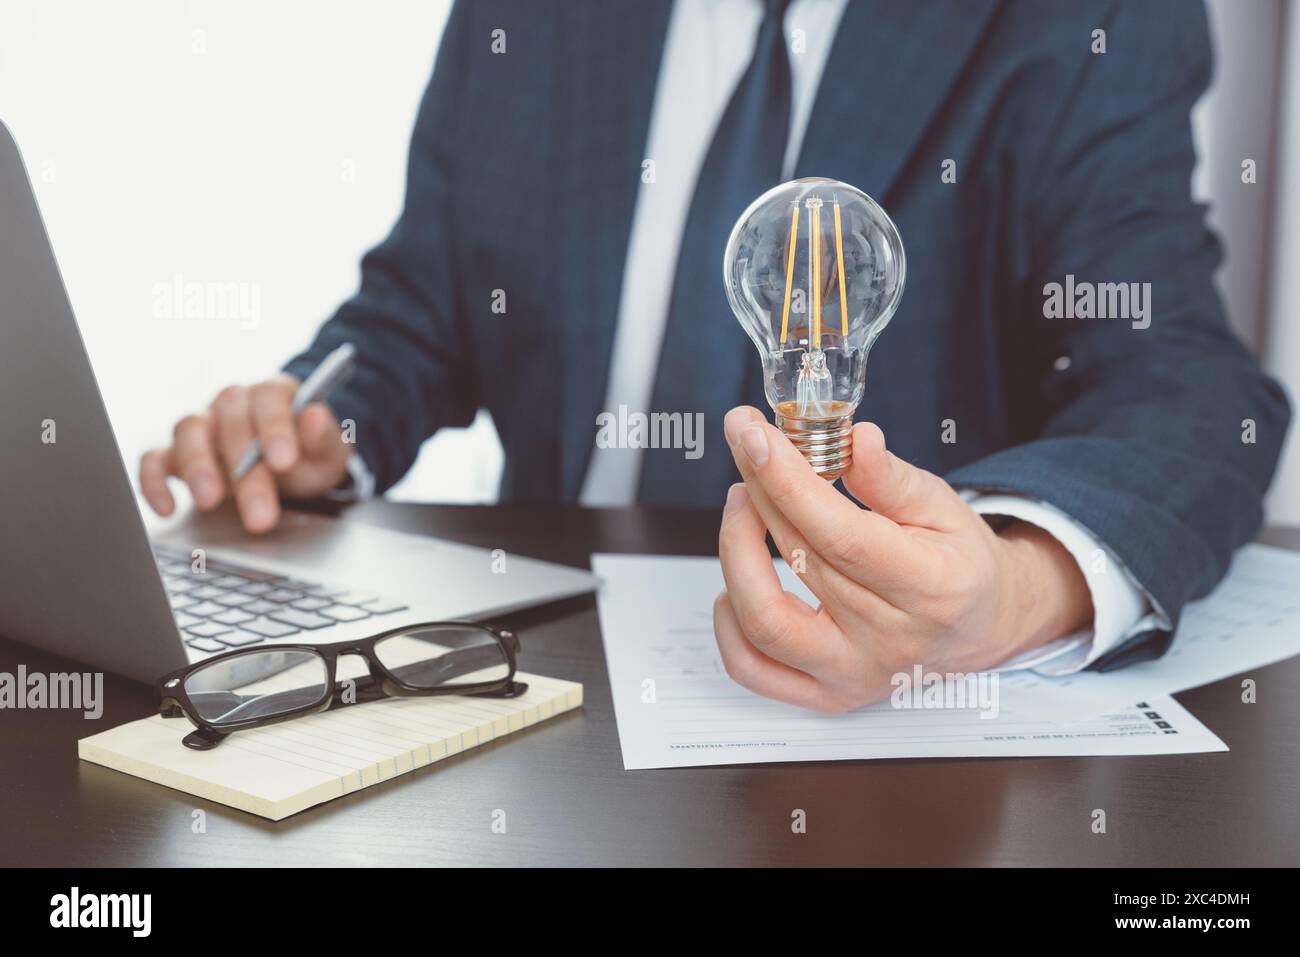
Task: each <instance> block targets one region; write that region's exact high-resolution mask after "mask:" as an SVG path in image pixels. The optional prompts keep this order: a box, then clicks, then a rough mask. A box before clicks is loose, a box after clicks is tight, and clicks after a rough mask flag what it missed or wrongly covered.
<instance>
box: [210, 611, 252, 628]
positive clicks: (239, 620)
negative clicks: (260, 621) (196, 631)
mask: <svg viewBox="0 0 1300 957" xmlns="http://www.w3.org/2000/svg"><path fill="white" fill-rule="evenodd" d="M256 617H257V616H256V615H250V614H249V613H248V612H246V611H244V610H243V609H240V608H232V609H230V611H223V612H222V613H221V614H219V615H213V616H212V620H213V621H219V622H221V623H222V624H223V625H242V624H243V623H244V622H246V621H252V620H253V619H254V618H256Z"/></svg>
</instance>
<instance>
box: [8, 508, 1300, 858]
mask: <svg viewBox="0 0 1300 957" xmlns="http://www.w3.org/2000/svg"><path fill="white" fill-rule="evenodd" d="M346 520H348V521H370V522H374V523H376V524H381V525H385V526H388V527H392V528H401V529H404V530H408V531H422V532H427V533H431V534H437V535H441V536H444V537H447V538H451V539H455V540H458V541H463V542H467V543H469V544H474V545H481V546H484V547H489V548H504V549H506V550H507V551H509V552H517V553H520V554H529V555H536V556H538V557H541V558H549V559H552V560H555V561H564V562H568V563H570V564H574V565H582V566H584V567H585V566H586V564H587V560H588V556H589V554H590V553H591V552H593V551H623V552H649V553H665V554H671V553H677V554H711V553H714V552H715V534H716V528H717V517H716V515H713V514H708V513H695V512H682V511H666V510H642V509H628V510H608V511H585V510H579V509H576V508H571V509H556V508H542V507H508V508H500V509H487V508H473V507H459V506H417V505H396V504H392V503H385V502H373V503H370V504H368V505H365V506H361V507H358V508H355V509H352V510H351V511H350V512H349V513H348V515H347V518H346ZM1264 540H1266V541H1271V542H1273V543H1274V544H1282V545H1287V546H1288V547H1297V548H1300V531H1296V530H1290V531H1275V532H1273V533H1271V534H1270V535H1267V536H1265V538H1264ZM508 620H509V621H510V622H511V623H513V624H514V625H515V626H516V627H517V628H518V630H519V631H520V633H521V636H522V639H523V655H522V657H521V659H520V667H521V668H523V669H524V670H528V671H536V672H540V673H542V674H548V675H555V676H557V677H561V678H570V679H574V680H577V681H581V682H582V683H583V684H584V685H585V686H586V696H585V697H586V703H585V705H584V707H583V708H582V709H581V710H580V711H577V712H573V713H569V714H566V715H562V716H561V717H559V718H557V719H555V720H553V721H548V722H546V723H545V724H542V725H538V726H536V727H534V728H531V729H529V730H528V731H525V732H521V733H520V734H518V735H514V736H511V737H510V738H507V739H503V740H500V741H497V742H494V743H491V744H488V745H485V746H483V747H480V748H477V749H474V750H472V751H469V752H466V753H464V754H461V755H458V756H455V757H453V758H451V759H449V760H446V761H442V762H440V763H438V764H435V765H433V766H432V767H429V768H425V769H422V770H420V771H417V772H414V773H412V774H408V775H404V776H402V777H400V778H397V779H395V780H393V781H389V782H386V783H384V784H381V785H379V786H377V787H373V788H369V789H367V790H366V791H364V792H362V793H359V794H354V795H352V796H350V797H347V798H343V799H341V800H338V801H334V802H331V803H329V804H325V805H321V806H319V807H316V808H312V809H311V810H308V811H306V812H304V813H302V814H299V815H296V816H295V817H293V818H290V819H288V820H285V821H280V822H274V823H273V822H270V821H264V820H262V819H260V818H254V817H252V816H250V815H246V814H243V813H241V812H238V811H233V810H230V809H228V808H225V807H223V806H221V805H218V804H211V803H209V802H207V801H200V800H198V799H196V798H192V797H190V796H189V795H185V794H181V793H179V792H175V791H170V790H167V789H165V788H161V787H158V786H155V785H153V784H148V783H146V782H143V781H139V780H137V779H135V778H131V777H129V776H127V775H124V774H120V773H117V772H115V771H111V770H108V769H107V768H102V767H98V766H95V765H91V764H85V763H82V762H80V761H78V760H77V748H76V741H77V739H78V738H79V737H82V736H84V735H85V734H87V733H89V732H90V731H92V730H94V729H98V728H103V727H109V726H111V725H114V724H117V723H120V722H124V721H128V720H131V719H134V718H139V717H143V716H145V715H146V714H149V713H150V712H151V711H152V709H153V707H154V701H153V697H152V692H151V691H150V690H149V689H147V688H145V687H144V686H141V685H137V684H134V683H132V682H129V681H125V680H121V679H117V678H114V677H113V676H106V678H105V698H106V708H105V714H104V717H103V719H102V720H101V721H98V722H95V723H94V728H93V729H92V726H91V724H90V723H89V722H86V721H85V720H84V719H83V718H82V717H81V714H80V712H59V711H44V712H30V711H5V712H0V721H3V730H2V732H0V769H3V773H0V821H3V822H4V823H3V829H2V831H0V833H3V834H4V839H3V841H0V865H68V866H76V865H83V866H84V865H92V866H100V865H114V866H147V865H203V866H213V865H268V864H275V865H323V864H390V865H421V864H499V865H543V864H605V865H641V866H645V865H662V864H749V865H764V864H795V865H821V864H827V865H1048V866H1050V865H1067V864H1068V865H1084V866H1101V865H1148V866H1150V865H1169V866H1183V865H1208V866H1218V865H1258V864H1266V865H1283V864H1289V865H1294V864H1296V863H1297V862H1298V861H1300V814H1297V808H1300V737H1298V736H1297V735H1296V733H1295V729H1296V728H1297V727H1300V659H1292V660H1290V661H1285V662H1282V663H1280V664H1276V665H1272V666H1270V667H1268V668H1261V669H1255V670H1253V671H1252V672H1250V677H1253V678H1255V679H1256V680H1257V682H1258V689H1259V692H1258V693H1259V702H1258V703H1257V704H1252V705H1244V704H1242V703H1241V700H1240V682H1239V681H1238V680H1231V679H1230V680H1225V681H1221V682H1218V683H1216V684H1213V685H1208V686H1206V687H1203V688H1199V689H1196V690H1194V691H1190V692H1187V693H1184V694H1181V695H1179V696H1178V698H1179V700H1180V701H1181V702H1182V703H1183V704H1184V705H1185V706H1186V707H1187V708H1188V709H1190V710H1191V712H1192V713H1193V714H1195V715H1196V717H1197V718H1199V719H1200V720H1201V721H1203V722H1204V723H1205V724H1206V725H1208V726H1209V727H1210V728H1211V730H1213V731H1214V732H1215V733H1217V734H1218V735H1219V736H1220V737H1221V738H1222V739H1223V740H1224V741H1225V742H1226V743H1227V744H1228V746H1229V747H1230V748H1231V751H1230V752H1229V753H1226V754H1203V755H1202V754H1197V755H1186V756H1168V757H1120V758H1045V759H1040V758H1034V759H1030V758H1010V759H994V758H980V759H970V760H967V759H946V760H894V761H843V762H828V763H818V764H802V765H800V764H788V765H780V764H772V765H752V766H736V767H719V768H697V769H679V770H660V771H634V772H626V771H624V770H623V767H622V761H621V758H620V754H619V746H618V736H617V731H616V728H615V724H614V716H613V705H612V702H611V699H610V689H609V684H608V681H607V680H606V675H605V662H604V654H603V651H602V647H601V641H600V630H599V625H598V623H597V617H596V603H595V599H594V598H592V597H590V596H588V597H584V598H579V599H571V600H568V601H565V602H560V603H556V604H553V605H550V606H547V607H545V608H541V609H534V610H532V611H529V612H524V613H520V614H517V615H514V616H511V617H510V618H509V619H508ZM19 662H22V663H24V664H26V665H27V666H28V668H29V669H35V670H44V671H50V670H63V669H61V668H60V663H59V661H58V660H57V659H55V658H53V657H51V656H48V655H44V654H42V653H39V652H36V651H34V650H32V649H26V648H21V647H20V646H17V645H15V644H13V643H11V642H7V641H0V671H8V672H11V673H12V672H13V671H14V670H15V669H16V668H17V665H18V663H19ZM793 808H802V809H804V810H805V811H806V812H807V821H808V830H807V833H806V834H804V835H795V834H792V833H791V830H790V814H791V810H792V809H793ZM1094 808H1104V809H1105V810H1106V812H1107V819H1108V821H1107V823H1108V833H1107V834H1105V835H1094V834H1093V833H1092V832H1091V830H1090V824H1091V820H1092V818H1091V815H1092V811H1093V809H1094ZM195 809H202V810H203V811H205V812H206V828H207V829H206V833H202V834H195V833H193V832H192V829H191V822H192V819H193V811H194V810H195ZM496 809H503V810H505V811H506V822H507V831H506V833H505V834H494V833H493V832H492V829H491V823H492V816H493V812H494V810H496Z"/></svg>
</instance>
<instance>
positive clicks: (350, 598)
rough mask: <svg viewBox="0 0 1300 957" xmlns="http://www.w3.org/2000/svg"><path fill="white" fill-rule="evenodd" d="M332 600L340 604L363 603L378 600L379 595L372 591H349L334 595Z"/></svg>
mask: <svg viewBox="0 0 1300 957" xmlns="http://www.w3.org/2000/svg"><path fill="white" fill-rule="evenodd" d="M334 601H335V602H336V603H338V604H340V605H364V604H365V603H366V602H368V601H379V596H378V595H376V594H375V593H374V592H364V591H350V592H344V593H343V594H342V595H336V596H335V597H334Z"/></svg>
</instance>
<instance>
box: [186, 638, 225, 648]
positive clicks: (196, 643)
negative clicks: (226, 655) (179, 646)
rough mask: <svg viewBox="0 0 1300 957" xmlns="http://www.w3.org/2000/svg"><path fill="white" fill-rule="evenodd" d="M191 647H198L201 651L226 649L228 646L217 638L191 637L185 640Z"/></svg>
mask: <svg viewBox="0 0 1300 957" xmlns="http://www.w3.org/2000/svg"><path fill="white" fill-rule="evenodd" d="M185 644H187V645H189V646H190V647H191V648H197V649H198V650H199V651H225V650H226V646H225V645H223V644H222V643H221V642H219V641H217V640H216V639H215V638H191V639H190V640H189V641H187V642H185Z"/></svg>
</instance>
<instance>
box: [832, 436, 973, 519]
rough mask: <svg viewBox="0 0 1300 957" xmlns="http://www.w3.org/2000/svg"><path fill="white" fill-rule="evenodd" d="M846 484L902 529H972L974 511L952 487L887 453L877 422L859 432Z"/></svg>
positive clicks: (870, 505) (923, 470)
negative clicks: (971, 516) (965, 527)
mask: <svg viewBox="0 0 1300 957" xmlns="http://www.w3.org/2000/svg"><path fill="white" fill-rule="evenodd" d="M843 479H844V487H845V488H846V489H848V490H849V492H851V493H852V494H853V497H854V498H856V499H857V500H858V501H859V502H861V503H862V504H863V505H866V506H868V507H869V508H871V509H872V510H874V511H875V512H877V513H879V514H881V515H884V516H886V517H888V518H891V519H893V520H894V521H895V522H898V523H899V524H902V525H917V526H920V527H922V528H930V529H934V530H935V531H941V532H951V531H956V530H958V529H960V528H962V527H963V526H964V525H966V524H969V520H970V515H971V510H970V508H969V506H967V504H966V503H965V502H964V501H963V500H962V497H961V496H960V495H958V494H957V493H956V492H955V491H953V488H952V486H951V485H949V484H948V483H947V482H945V481H944V480H943V479H941V478H940V477H939V476H937V475H935V474H934V473H933V472H927V471H926V470H925V469H919V468H917V467H916V466H915V465H912V464H911V463H910V462H905V461H903V460H902V459H900V458H899V457H898V456H896V455H894V453H892V452H890V451H889V450H888V449H886V448H885V434H884V433H883V432H882V431H880V427H879V426H877V425H876V424H875V423H873V422H859V423H858V424H857V425H855V426H854V427H853V461H852V463H851V464H850V465H849V470H848V471H847V472H845V473H844V476H843Z"/></svg>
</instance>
